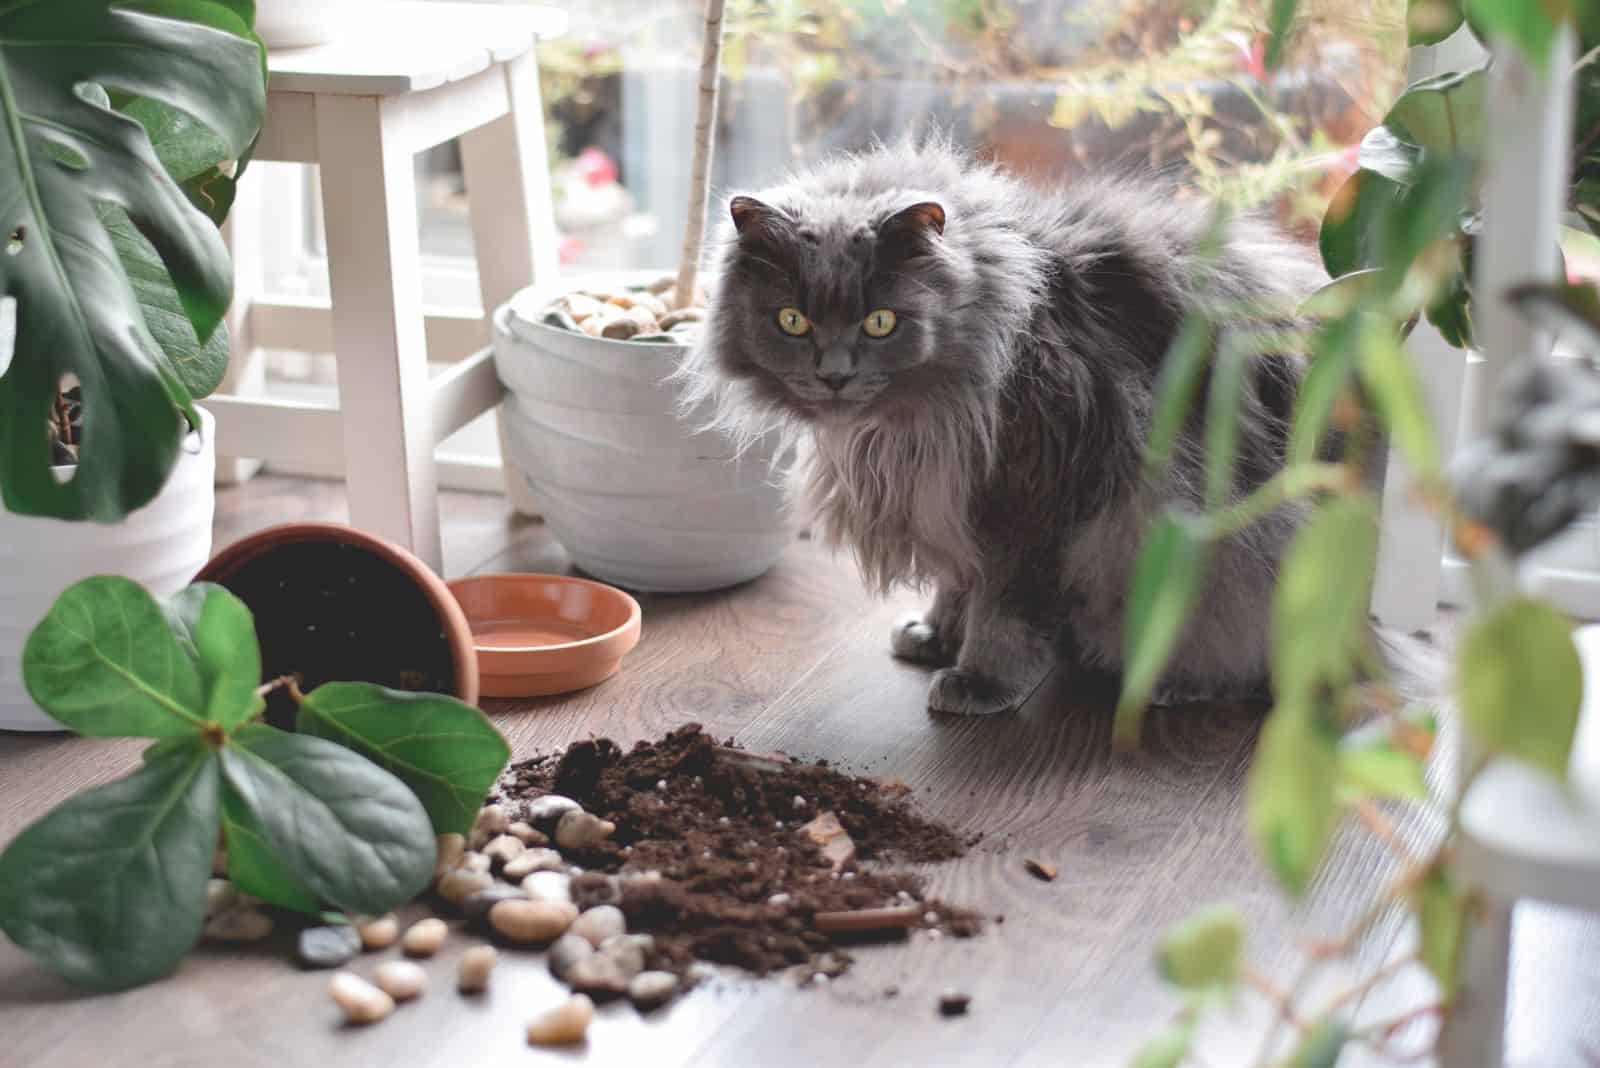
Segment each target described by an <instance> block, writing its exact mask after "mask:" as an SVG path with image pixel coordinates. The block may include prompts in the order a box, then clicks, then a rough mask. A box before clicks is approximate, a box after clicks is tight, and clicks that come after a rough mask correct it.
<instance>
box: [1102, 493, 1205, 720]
mask: <svg viewBox="0 0 1600 1068" xmlns="http://www.w3.org/2000/svg"><path fill="white" fill-rule="evenodd" d="M1205 564H1206V542H1205V540H1204V539H1203V538H1202V537H1201V536H1200V535H1199V534H1198V533H1196V532H1195V530H1194V528H1193V527H1192V526H1190V525H1189V524H1187V523H1185V522H1183V521H1182V520H1181V519H1180V518H1178V517H1175V516H1171V515H1164V516H1162V517H1161V518H1160V519H1158V520H1156V523H1155V526H1154V527H1152V528H1151V530H1150V533H1149V534H1147V535H1145V542H1144V547H1143V548H1141V549H1140V550H1139V557H1138V559H1137V560H1136V561H1135V562H1134V565H1133V580H1132V583H1131V589H1130V591H1129V594H1128V612H1127V620H1126V623H1125V625H1124V629H1123V657H1124V659H1123V670H1122V694H1121V696H1120V698H1119V699H1118V701H1117V713H1116V720H1115V724H1114V727H1113V732H1114V736H1115V739H1116V742H1117V744H1118V745H1119V746H1123V747H1132V746H1136V745H1138V744H1139V724H1140V722H1141V713H1142V712H1143V710H1144V706H1145V704H1146V702H1148V701H1149V699H1150V693H1151V691H1152V690H1154V689H1155V685H1156V683H1157V681H1159V680H1160V678H1161V673H1162V672H1163V671H1165V670H1166V667H1167V661H1168V660H1169V659H1171V657H1172V652H1173V650H1174V649H1175V648H1176V647H1177V644H1178V639H1179V637H1180V636H1181V635H1182V634H1183V627H1184V624H1185V623H1186V622H1187V620H1188V618H1189V609H1190V607H1191V606H1192V605H1193V604H1194V599H1195V597H1196V596H1198V595H1199V593H1200V588H1201V586H1202V585H1203V584H1204V581H1205Z"/></svg>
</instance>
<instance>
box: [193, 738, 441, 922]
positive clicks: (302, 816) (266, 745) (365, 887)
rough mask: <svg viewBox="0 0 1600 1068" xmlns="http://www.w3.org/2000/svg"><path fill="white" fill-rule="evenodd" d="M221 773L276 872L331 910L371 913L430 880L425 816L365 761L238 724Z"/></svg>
mask: <svg viewBox="0 0 1600 1068" xmlns="http://www.w3.org/2000/svg"><path fill="white" fill-rule="evenodd" d="M222 770H223V774H224V775H225V776H226V777H227V783H228V786H229V787H230V788H231V789H232V790H233V791H234V792H235V793H236V794H237V795H238V799H239V801H240V802H241V803H242V804H243V806H244V808H245V809H246V810H247V811H248V812H249V813H250V815H251V816H252V817H254V819H255V821H256V824H257V825H258V826H259V828H260V834H261V837H262V838H263V839H264V840H265V841H266V843H267V845H268V846H269V847H270V848H271V850H272V852H273V853H274V854H275V855H276V856H277V858H278V860H279V861H280V862H281V863H282V865H283V868H284V870H285V871H287V872H288V873H289V875H290V876H292V877H293V878H294V879H295V880H296V881H297V882H298V883H300V884H301V885H302V886H304V887H305V888H306V889H307V890H309V891H310V892H311V893H313V894H315V895H317V896H318V897H319V898H321V899H322V900H323V901H325V902H327V903H329V904H331V905H333V906H335V907H336V908H340V909H343V910H344V911H346V912H350V913H359V914H364V915H368V916H376V915H379V914H381V913H384V912H387V911H389V910H390V909H392V908H394V907H395V906H396V905H400V904H403V903H404V902H407V901H410V900H411V899H412V898H413V897H415V896H416V895H417V894H418V893H420V892H421V891H422V889H423V888H424V887H425V886H427V885H428V881H429V880H430V879H431V878H432V876H433V865H434V861H435V859H436V856H437V847H436V845H435V841H434V834H433V828H432V827H431V826H430V825H429V823H428V814H427V812H426V811H424V810H423V808H422V805H421V804H420V803H419V802H418V801H417V799H416V797H415V796H414V795H413V794H412V793H411V791H410V789H408V788H407V787H406V785H405V783H403V782H401V781H400V780H399V779H396V778H395V777H394V776H393V775H390V774H389V773H388V772H386V771H384V770H383V769H382V768H380V767H378V766H377V765H376V764H373V763H372V762H371V761H369V760H367V759H366V758H365V757H363V756H359V755H358V754H356V753H352V752H351V751H350V750H348V749H346V748H344V747H343V746H339V745H335V744H334V743H332V742H329V741H325V740H323V739H321V738H311V737H307V736H304V735H299V734H287V733H285V732H283V731H279V730H274V729H273V728H271V727H267V726H264V725H262V724H259V723H247V724H245V725H244V726H243V727H240V728H239V729H238V730H237V731H236V732H235V733H234V734H233V736H232V738H231V739H230V744H228V745H227V746H225V747H224V748H223V750H222Z"/></svg>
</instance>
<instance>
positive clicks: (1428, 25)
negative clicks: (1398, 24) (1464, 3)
mask: <svg viewBox="0 0 1600 1068" xmlns="http://www.w3.org/2000/svg"><path fill="white" fill-rule="evenodd" d="M1461 19H1462V14H1461V0H1407V2H1406V43H1407V44H1409V45H1410V46H1411V47H1413V48H1415V47H1417V46H1418V45H1433V44H1438V43H1439V42H1440V41H1442V40H1444V39H1445V38H1446V37H1449V36H1450V35H1451V34H1452V33H1455V32H1456V31H1457V30H1458V29H1460V28H1461Z"/></svg>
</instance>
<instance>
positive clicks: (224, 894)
mask: <svg viewBox="0 0 1600 1068" xmlns="http://www.w3.org/2000/svg"><path fill="white" fill-rule="evenodd" d="M238 904H239V892H238V891H237V890H235V889H234V888H233V884H232V883H230V882H229V881H228V880H226V879H207V880H206V918H207V919H210V918H211V917H212V916H215V915H217V914H219V913H223V912H227V911H228V910H229V909H231V908H233V907H234V906H236V905H238Z"/></svg>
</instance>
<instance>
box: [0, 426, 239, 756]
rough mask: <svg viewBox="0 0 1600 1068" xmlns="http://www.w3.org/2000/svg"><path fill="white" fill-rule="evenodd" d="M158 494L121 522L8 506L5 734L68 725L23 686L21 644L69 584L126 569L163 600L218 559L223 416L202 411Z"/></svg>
mask: <svg viewBox="0 0 1600 1068" xmlns="http://www.w3.org/2000/svg"><path fill="white" fill-rule="evenodd" d="M200 418H201V432H200V436H199V439H198V440H196V439H195V438H193V437H191V438H190V440H189V442H188V443H187V444H186V449H185V451H184V452H182V453H180V454H179V456H178V462H177V463H176V464H175V465H174V466H173V469H172V475H171V477H170V478H168V480H167V484H166V486H164V487H163V488H162V490H161V492H160V494H158V495H157V496H156V499H155V500H153V501H151V502H150V503H149V504H147V505H145V506H144V507H143V508H141V509H139V510H138V511H137V512H134V513H133V514H132V515H130V516H128V517H127V518H126V519H124V520H123V521H122V522H121V523H117V524H115V525H113V526H107V525H105V524H102V523H69V522H66V521H65V520H61V519H40V518H37V517H35V516H19V515H12V514H11V513H10V512H4V511H0V730H10V731H45V730H59V729H60V724H58V723H56V721H55V720H53V719H51V718H50V717H49V716H46V715H45V714H44V713H43V712H41V711H39V709H38V707H37V706H36V705H34V703H33V700H32V699H31V698H29V696H28V691H27V690H26V689H25V688H24V687H23V685H22V646H23V643H24V642H26V641H27V640H28V634H29V632H30V631H32V630H33V628H34V626H35V625H36V624H37V623H38V622H39V620H41V619H43V618H44V615H45V613H46V612H48V611H49V610H50V606H51V605H52V604H54V603H55V599H56V597H58V596H59V595H60V593H61V591H62V590H64V589H66V588H67V587H68V586H70V585H72V584H73V583H74V582H77V581H78V580H79V579H85V578H88V577H89V576H91V575H126V576H127V577H128V578H131V579H133V580H134V581H135V582H137V583H139V584H140V585H141V586H144V587H145V588H146V589H148V590H149V591H150V592H151V593H153V594H155V595H156V596H157V597H166V596H169V595H171V594H173V593H176V592H177V591H178V590H180V589H182V588H183V587H184V586H186V585H188V583H189V580H190V579H192V578H193V577H194V575H195V573H196V572H197V571H199V570H200V568H201V567H202V566H204V564H205V562H206V560H207V559H208V558H209V557H210V556H211V514H212V510H213V508H214V506H215V504H216V494H215V491H214V489H213V487H212V481H211V480H212V477H213V475H214V473H215V471H216V465H217V459H216V445H215V442H214V431H215V427H216V423H215V421H214V420H213V419H212V418H211V413H210V412H207V411H204V410H203V409H202V410H201V412H200Z"/></svg>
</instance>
